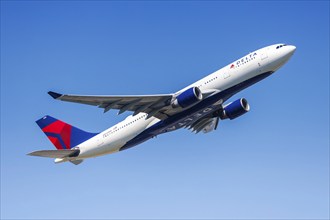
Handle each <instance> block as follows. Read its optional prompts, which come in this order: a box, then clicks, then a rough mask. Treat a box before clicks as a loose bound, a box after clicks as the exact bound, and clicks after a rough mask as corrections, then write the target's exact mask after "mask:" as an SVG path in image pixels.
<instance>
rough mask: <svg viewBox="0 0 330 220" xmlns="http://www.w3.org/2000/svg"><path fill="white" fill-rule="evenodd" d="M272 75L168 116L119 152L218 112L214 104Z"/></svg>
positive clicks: (263, 76)
mask: <svg viewBox="0 0 330 220" xmlns="http://www.w3.org/2000/svg"><path fill="white" fill-rule="evenodd" d="M272 73H273V72H266V73H263V74H260V75H258V76H255V77H253V78H251V79H248V80H246V81H244V82H242V83H239V84H237V85H235V86H233V87H230V88H229V89H226V90H224V91H221V92H219V93H217V94H215V95H213V96H210V97H208V98H206V99H205V100H202V101H201V102H199V103H198V104H196V105H194V106H192V107H191V108H188V109H187V110H186V111H182V112H180V113H178V114H175V115H173V116H170V117H169V118H167V119H165V120H163V121H160V122H158V123H156V124H154V125H153V126H151V127H150V128H148V129H146V130H144V131H143V132H141V133H140V134H139V135H137V136H136V137H135V138H133V139H132V140H130V141H128V142H127V143H126V144H125V145H124V146H123V147H121V148H120V151H122V150H126V149H128V148H131V147H134V146H136V145H138V144H140V143H142V142H144V141H147V140H149V139H150V138H152V137H154V136H156V135H159V134H162V133H165V132H169V131H174V130H176V129H179V128H182V127H184V126H185V125H187V124H188V123H191V122H192V121H196V120H197V119H199V118H202V117H204V116H205V115H207V114H210V113H212V112H214V111H216V110H218V109H219V107H220V106H218V105H217V106H214V105H213V104H214V103H216V102H217V101H219V100H220V99H222V100H223V101H224V102H225V101H226V100H228V99H229V98H230V97H231V96H233V95H234V94H236V93H238V92H240V91H241V90H243V89H245V88H247V87H249V86H251V85H253V84H255V83H257V82H259V81H260V80H262V79H264V78H266V77H268V76H270V75H271V74H272Z"/></svg>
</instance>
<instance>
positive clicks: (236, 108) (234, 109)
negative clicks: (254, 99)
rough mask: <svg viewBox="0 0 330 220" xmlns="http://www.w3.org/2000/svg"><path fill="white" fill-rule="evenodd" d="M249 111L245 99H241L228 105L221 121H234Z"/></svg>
mask: <svg viewBox="0 0 330 220" xmlns="http://www.w3.org/2000/svg"><path fill="white" fill-rule="evenodd" d="M248 111H250V105H249V103H248V102H247V100H246V99H244V98H241V99H237V100H236V101H234V102H232V103H229V104H228V105H227V106H226V107H225V108H224V109H223V114H222V117H221V119H226V118H229V119H230V120H232V119H235V118H237V117H239V116H241V115H243V114H245V113H247V112H248Z"/></svg>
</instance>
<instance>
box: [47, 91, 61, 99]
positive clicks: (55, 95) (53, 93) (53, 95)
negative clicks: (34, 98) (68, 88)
mask: <svg viewBox="0 0 330 220" xmlns="http://www.w3.org/2000/svg"><path fill="white" fill-rule="evenodd" d="M48 94H49V95H50V96H51V97H53V98H54V99H58V98H59V97H61V96H62V94H60V93H56V92H52V91H49V92H48Z"/></svg>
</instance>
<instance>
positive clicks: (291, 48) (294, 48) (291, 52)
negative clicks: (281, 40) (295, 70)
mask: <svg viewBox="0 0 330 220" xmlns="http://www.w3.org/2000/svg"><path fill="white" fill-rule="evenodd" d="M295 51H296V47H295V46H293V45H290V46H288V53H289V55H290V56H292V55H293V54H294V52H295Z"/></svg>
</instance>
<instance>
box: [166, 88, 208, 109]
mask: <svg viewBox="0 0 330 220" xmlns="http://www.w3.org/2000/svg"><path fill="white" fill-rule="evenodd" d="M202 98H203V95H202V92H201V90H200V89H199V88H198V87H191V88H190V89H187V90H186V91H184V92H182V93H181V94H180V95H178V96H177V97H176V98H175V99H174V101H173V102H172V106H173V108H177V107H181V108H186V107H188V106H191V105H193V104H196V103H197V102H199V101H200V100H202Z"/></svg>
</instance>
